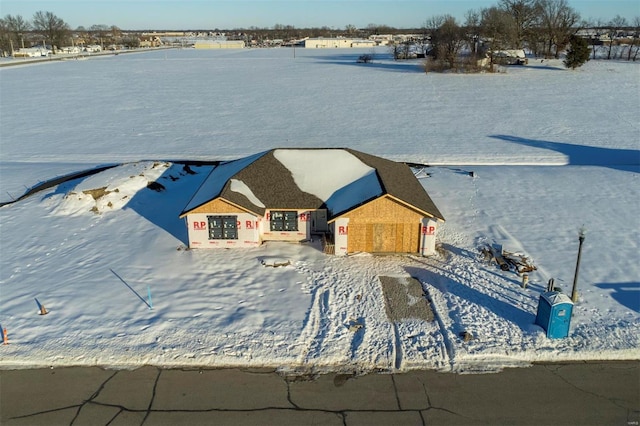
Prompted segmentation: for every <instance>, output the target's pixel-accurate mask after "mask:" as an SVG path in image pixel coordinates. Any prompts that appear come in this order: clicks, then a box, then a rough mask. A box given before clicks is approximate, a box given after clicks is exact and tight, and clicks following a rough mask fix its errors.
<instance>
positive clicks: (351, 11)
mask: <svg viewBox="0 0 640 426" xmlns="http://www.w3.org/2000/svg"><path fill="white" fill-rule="evenodd" d="M497 3H498V1H497V0H493V1H488V0H421V1H417V0H395V1H388V0H289V1H282V0H179V1H178V0H0V16H3V17H4V16H6V15H14V16H15V15H21V16H22V17H24V18H25V19H31V17H32V16H33V14H34V13H35V12H37V11H46V12H53V13H54V14H55V15H57V16H58V17H60V18H62V19H63V20H64V21H65V22H66V23H67V24H69V26H70V27H71V28H73V29H75V28H77V27H79V26H83V27H90V26H92V25H108V26H111V25H115V26H117V27H119V28H121V29H123V30H143V29H176V30H178V29H182V30H186V29H216V28H217V29H233V28H249V27H252V26H253V27H259V28H271V27H273V26H274V25H276V24H282V25H293V26H294V27H296V28H307V27H322V26H327V27H330V28H336V29H339V28H344V27H345V26H347V25H355V26H356V27H358V28H362V27H366V26H368V25H369V24H377V25H388V26H391V27H396V28H419V27H421V26H422V25H423V24H424V22H425V21H426V20H427V19H428V18H430V17H432V16H436V15H443V14H450V15H452V16H454V17H456V19H458V20H459V21H461V22H462V21H463V20H464V16H465V13H466V12H467V11H469V10H471V9H481V8H484V7H490V6H494V5H496V4H497ZM569 5H570V6H571V7H573V8H574V9H575V10H576V11H577V12H578V13H580V15H581V17H582V18H583V19H590V18H593V19H601V20H603V21H608V20H610V19H611V18H613V17H614V16H616V15H618V14H619V15H621V16H623V17H626V18H627V20H629V21H631V20H632V19H633V18H634V17H636V16H640V1H638V0H610V1H605V0H569Z"/></svg>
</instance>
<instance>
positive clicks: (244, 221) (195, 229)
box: [186, 199, 260, 248]
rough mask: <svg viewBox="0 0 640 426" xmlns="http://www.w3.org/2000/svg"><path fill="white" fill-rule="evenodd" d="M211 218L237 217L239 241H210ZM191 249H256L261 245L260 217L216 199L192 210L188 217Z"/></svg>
mask: <svg viewBox="0 0 640 426" xmlns="http://www.w3.org/2000/svg"><path fill="white" fill-rule="evenodd" d="M209 216H237V218H238V220H237V232H238V238H237V239H230V240H223V239H220V240H210V239H209V219H208V217H209ZM186 221H187V231H188V235H189V247H191V248H221V247H255V246H257V245H259V244H260V232H259V229H260V217H259V216H256V215H254V214H251V213H248V212H246V211H244V210H242V209H239V208H238V207H236V206H234V205H232V204H229V203H227V202H225V201H224V200H220V199H215V200H212V201H209V202H208V203H206V204H203V205H202V206H200V207H198V208H197V209H194V210H192V211H191V212H189V214H188V215H187V216H186Z"/></svg>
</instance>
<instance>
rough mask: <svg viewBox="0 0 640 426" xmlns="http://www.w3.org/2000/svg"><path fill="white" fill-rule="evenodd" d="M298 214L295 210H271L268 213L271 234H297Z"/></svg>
mask: <svg viewBox="0 0 640 426" xmlns="http://www.w3.org/2000/svg"><path fill="white" fill-rule="evenodd" d="M298 228H299V227H298V212H297V211H296V210H272V211H271V212H270V213H269V229H270V230H271V232H298Z"/></svg>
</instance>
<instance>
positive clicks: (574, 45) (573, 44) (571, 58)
mask: <svg viewBox="0 0 640 426" xmlns="http://www.w3.org/2000/svg"><path fill="white" fill-rule="evenodd" d="M590 54H591V52H590V51H589V44H588V43H587V40H585V39H583V38H582V37H578V36H576V35H572V36H571V38H569V50H567V56H566V58H565V59H564V61H563V62H564V66H565V67H567V68H571V69H573V70H574V69H576V68H578V67H581V66H582V65H584V63H585V62H587V61H588V60H589V56H590Z"/></svg>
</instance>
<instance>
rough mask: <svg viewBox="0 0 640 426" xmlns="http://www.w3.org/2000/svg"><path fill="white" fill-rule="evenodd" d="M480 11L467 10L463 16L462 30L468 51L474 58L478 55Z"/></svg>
mask: <svg viewBox="0 0 640 426" xmlns="http://www.w3.org/2000/svg"><path fill="white" fill-rule="evenodd" d="M480 14H481V13H480V11H479V10H469V11H467V13H466V14H465V21H464V28H465V31H466V32H465V34H466V38H467V43H468V44H469V50H471V55H472V56H473V57H476V56H477V55H478V49H479V42H480Z"/></svg>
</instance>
